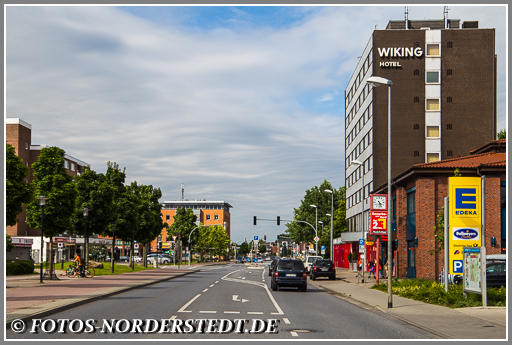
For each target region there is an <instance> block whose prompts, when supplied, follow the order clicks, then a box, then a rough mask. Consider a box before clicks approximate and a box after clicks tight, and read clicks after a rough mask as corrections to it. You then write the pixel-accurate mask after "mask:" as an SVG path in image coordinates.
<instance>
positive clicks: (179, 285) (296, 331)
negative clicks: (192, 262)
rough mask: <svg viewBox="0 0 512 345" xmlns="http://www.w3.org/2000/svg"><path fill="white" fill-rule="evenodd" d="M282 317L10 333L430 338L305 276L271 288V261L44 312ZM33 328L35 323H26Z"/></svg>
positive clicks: (207, 270) (99, 316) (97, 316)
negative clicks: (210, 327) (125, 329)
mask: <svg viewBox="0 0 512 345" xmlns="http://www.w3.org/2000/svg"><path fill="white" fill-rule="evenodd" d="M76 318H80V319H82V320H85V319H94V320H97V324H96V325H101V324H102V322H103V321H102V320H103V319H107V320H110V319H117V320H119V319H130V320H131V319H156V320H160V319H167V320H168V319H170V320H175V319H182V320H185V319H229V320H235V319H247V320H249V321H248V322H247V324H246V326H244V329H246V330H248V329H251V327H252V326H253V323H254V321H252V320H254V319H264V320H268V319H277V320H279V321H277V322H278V324H277V330H278V333H259V334H250V333H243V334H240V333H235V332H231V333H224V334H215V333H209V334H205V333H203V334H201V333H188V334H170V333H149V334H148V333H146V334H134V333H122V334H121V333H110V332H108V333H100V331H99V329H98V330H97V331H96V332H92V333H74V334H70V333H66V334H64V333H53V334H45V333H38V334H34V333H29V332H25V333H19V334H17V333H14V332H12V331H11V330H9V331H8V332H7V338H8V339H50V338H54V339H99V338H104V339H125V338H130V339H131V338H134V337H135V338H144V339H196V338H203V339H204V338H207V339H227V338H229V339H391V338H396V339H425V338H427V339H428V338H435V336H434V335H432V334H430V333H427V332H426V331H424V330H421V329H418V328H415V327H413V326H411V325H409V324H406V323H404V322H402V321H399V320H396V319H393V318H391V317H389V316H387V315H386V314H384V313H380V312H378V311H375V310H366V309H363V308H361V307H359V306H356V305H354V304H351V303H349V302H347V301H345V300H341V299H339V298H337V297H335V296H333V295H331V294H329V293H327V292H325V291H324V290H322V289H319V288H317V287H316V286H314V284H313V283H312V282H309V283H308V290H307V291H306V292H300V291H297V290H296V289H291V288H290V289H280V290H279V291H271V290H270V277H269V276H268V268H267V267H266V265H259V266H250V265H248V264H245V265H243V264H229V265H220V266H206V267H204V268H202V269H201V270H200V271H199V272H196V273H192V274H189V275H186V276H182V277H178V278H175V279H171V280H168V281H166V282H162V283H158V284H154V285H150V286H146V287H141V288H138V289H134V290H131V291H127V292H125V293H121V294H118V295H114V296H111V297H107V298H104V299H102V300H98V301H95V302H91V303H88V304H84V305H81V306H78V307H75V308H72V309H69V310H66V311H62V312H59V313H55V314H53V315H50V316H47V317H46V318H45V319H53V320H57V319H76ZM27 328H28V329H31V325H28V327H27Z"/></svg>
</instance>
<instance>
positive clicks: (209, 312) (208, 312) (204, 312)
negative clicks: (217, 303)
mask: <svg viewBox="0 0 512 345" xmlns="http://www.w3.org/2000/svg"><path fill="white" fill-rule="evenodd" d="M199 313H201V314H215V313H216V311H215V310H200V311H199Z"/></svg>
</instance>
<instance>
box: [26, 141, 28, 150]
mask: <svg viewBox="0 0 512 345" xmlns="http://www.w3.org/2000/svg"><path fill="white" fill-rule="evenodd" d="M25 150H28V143H27V142H25Z"/></svg>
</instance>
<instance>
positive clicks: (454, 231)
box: [448, 177, 482, 274]
mask: <svg viewBox="0 0 512 345" xmlns="http://www.w3.org/2000/svg"><path fill="white" fill-rule="evenodd" d="M481 191H482V187H481V179H480V177H449V178H448V197H449V201H450V202H449V223H450V235H449V241H450V243H449V246H448V248H449V250H450V255H449V258H448V260H449V266H450V274H462V267H463V265H462V263H463V254H462V252H463V248H464V247H480V246H481V245H482V240H481V236H480V231H481V230H480V229H482V219H481V215H480V211H481V201H482V196H481Z"/></svg>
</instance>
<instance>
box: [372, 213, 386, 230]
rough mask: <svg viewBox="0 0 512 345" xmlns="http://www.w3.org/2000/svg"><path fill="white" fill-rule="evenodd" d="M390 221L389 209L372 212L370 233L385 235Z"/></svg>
mask: <svg viewBox="0 0 512 345" xmlns="http://www.w3.org/2000/svg"><path fill="white" fill-rule="evenodd" d="M387 222H388V212H387V211H372V212H370V234H373V235H385V234H387V233H388V232H387V230H386V226H387Z"/></svg>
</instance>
